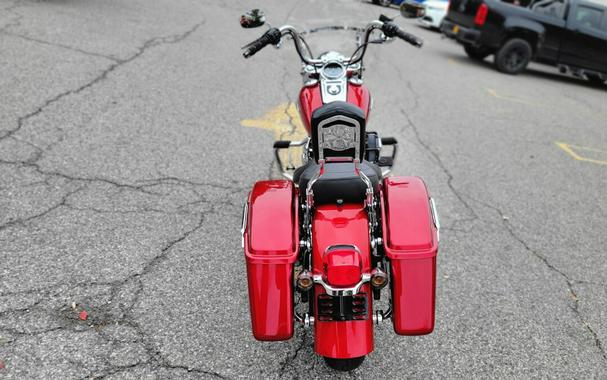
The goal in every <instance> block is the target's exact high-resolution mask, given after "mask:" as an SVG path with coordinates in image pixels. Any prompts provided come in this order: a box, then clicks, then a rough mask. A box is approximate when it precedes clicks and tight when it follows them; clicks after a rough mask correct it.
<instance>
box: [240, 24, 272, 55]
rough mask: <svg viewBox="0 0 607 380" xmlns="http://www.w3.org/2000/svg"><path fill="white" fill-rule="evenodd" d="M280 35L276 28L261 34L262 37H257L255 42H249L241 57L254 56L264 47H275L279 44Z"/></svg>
mask: <svg viewBox="0 0 607 380" xmlns="http://www.w3.org/2000/svg"><path fill="white" fill-rule="evenodd" d="M281 37H282V34H281V33H280V30H278V29H277V28H271V29H269V30H268V31H267V32H265V33H264V34H263V36H261V37H259V38H258V39H256V40H255V41H253V42H251V43H250V44H248V45H245V47H244V48H243V49H244V52H243V53H242V55H243V57H245V58H249V57H252V56H253V55H255V53H257V52H258V51H260V50H261V49H263V48H265V47H266V46H268V45H270V44H272V45H277V44H278V43H279V42H280V39H281Z"/></svg>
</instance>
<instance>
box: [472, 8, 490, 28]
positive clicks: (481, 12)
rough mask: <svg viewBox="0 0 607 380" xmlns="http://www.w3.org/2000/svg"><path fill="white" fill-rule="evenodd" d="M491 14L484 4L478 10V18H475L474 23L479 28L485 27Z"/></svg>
mask: <svg viewBox="0 0 607 380" xmlns="http://www.w3.org/2000/svg"><path fill="white" fill-rule="evenodd" d="M488 13H489V7H488V6H487V4H485V3H482V4H481V5H480V6H479V7H478V10H477V11H476V16H475V17H474V23H475V24H476V25H478V26H483V25H485V21H487V14H488Z"/></svg>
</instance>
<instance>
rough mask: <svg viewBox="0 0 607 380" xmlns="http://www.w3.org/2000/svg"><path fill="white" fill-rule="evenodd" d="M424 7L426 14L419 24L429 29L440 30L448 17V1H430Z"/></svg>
mask: <svg viewBox="0 0 607 380" xmlns="http://www.w3.org/2000/svg"><path fill="white" fill-rule="evenodd" d="M423 6H424V8H425V9H426V14H425V15H424V17H422V18H420V19H418V20H419V22H420V23H421V24H422V25H424V26H426V27H428V28H436V29H439V28H440V27H441V24H442V22H443V19H444V18H445V16H446V15H447V9H448V8H449V2H448V1H447V0H428V1H425V2H424V3H423Z"/></svg>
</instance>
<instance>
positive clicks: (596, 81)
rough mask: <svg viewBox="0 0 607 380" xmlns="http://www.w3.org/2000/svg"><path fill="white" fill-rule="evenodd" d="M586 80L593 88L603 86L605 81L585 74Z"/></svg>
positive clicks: (593, 75) (594, 75) (596, 76)
mask: <svg viewBox="0 0 607 380" xmlns="http://www.w3.org/2000/svg"><path fill="white" fill-rule="evenodd" d="M586 79H588V82H590V83H592V84H593V85H595V86H603V85H604V84H605V80H604V79H603V78H601V77H600V76H598V75H596V74H586Z"/></svg>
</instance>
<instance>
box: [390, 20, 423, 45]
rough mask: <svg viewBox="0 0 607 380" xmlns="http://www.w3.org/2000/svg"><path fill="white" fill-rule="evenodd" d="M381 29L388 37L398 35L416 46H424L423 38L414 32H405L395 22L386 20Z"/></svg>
mask: <svg viewBox="0 0 607 380" xmlns="http://www.w3.org/2000/svg"><path fill="white" fill-rule="evenodd" d="M381 29H382V32H384V34H385V35H386V36H387V37H398V38H400V39H402V40H404V41H406V42H408V43H410V44H411V45H413V46H415V47H422V45H423V44H424V41H423V40H421V39H420V38H417V37H415V36H414V35H413V34H410V33H407V32H405V31H404V30H402V29H401V28H400V27H399V26H398V25H396V24H395V23H393V22H385V23H384V26H383V27H382V28H381Z"/></svg>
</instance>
